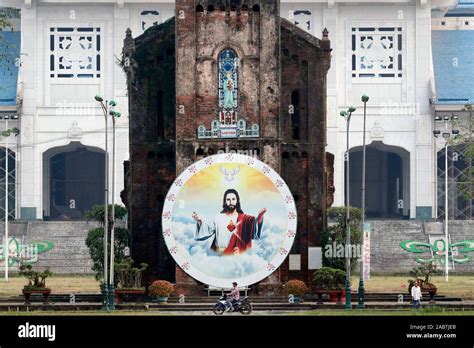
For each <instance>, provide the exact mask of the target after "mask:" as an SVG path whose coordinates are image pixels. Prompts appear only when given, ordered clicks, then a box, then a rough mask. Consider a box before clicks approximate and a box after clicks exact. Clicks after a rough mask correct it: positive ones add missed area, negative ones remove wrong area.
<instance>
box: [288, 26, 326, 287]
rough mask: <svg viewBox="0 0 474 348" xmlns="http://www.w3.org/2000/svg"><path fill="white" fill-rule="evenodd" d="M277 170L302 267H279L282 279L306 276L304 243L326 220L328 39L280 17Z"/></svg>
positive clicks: (314, 239) (316, 237)
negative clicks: (287, 194)
mask: <svg viewBox="0 0 474 348" xmlns="http://www.w3.org/2000/svg"><path fill="white" fill-rule="evenodd" d="M281 50H282V55H281V66H282V70H281V118H280V130H281V140H282V145H281V157H282V165H281V168H282V169H281V175H282V177H283V179H285V181H286V183H287V184H288V186H289V188H290V190H291V192H292V193H293V197H294V199H295V203H296V208H297V211H298V230H297V236H296V242H295V244H294V247H293V248H292V250H291V253H292V254H300V255H301V271H290V270H289V265H288V263H289V261H288V259H287V260H286V261H285V263H284V264H283V265H282V266H281V267H280V273H281V278H282V281H287V280H288V279H293V278H299V279H301V280H304V281H307V282H310V281H311V274H312V271H311V270H310V271H308V268H307V266H308V247H314V246H319V245H320V235H321V232H322V230H323V229H324V228H325V224H326V221H325V220H326V219H325V216H326V192H327V189H326V187H325V186H326V181H327V180H326V170H325V162H326V150H325V148H326V93H325V91H326V73H327V70H328V69H329V62H330V43H329V41H328V40H327V35H326V36H324V37H323V40H318V39H317V38H315V37H313V36H311V35H309V34H307V33H306V32H304V31H302V30H301V29H299V28H298V27H296V26H294V25H293V24H292V23H290V22H288V21H286V20H284V19H282V25H281Z"/></svg>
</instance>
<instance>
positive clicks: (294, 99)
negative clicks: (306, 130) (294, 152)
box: [291, 91, 300, 140]
mask: <svg viewBox="0 0 474 348" xmlns="http://www.w3.org/2000/svg"><path fill="white" fill-rule="evenodd" d="M291 105H292V106H293V113H292V114H291V137H292V138H293V140H299V139H300V94H299V92H298V91H293V92H292V93H291Z"/></svg>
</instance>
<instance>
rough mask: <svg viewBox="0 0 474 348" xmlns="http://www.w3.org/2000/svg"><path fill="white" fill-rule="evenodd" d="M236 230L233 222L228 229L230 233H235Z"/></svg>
mask: <svg viewBox="0 0 474 348" xmlns="http://www.w3.org/2000/svg"><path fill="white" fill-rule="evenodd" d="M235 228H236V226H235V225H234V223H233V222H232V221H231V222H230V223H229V224H228V225H227V229H228V230H229V231H230V232H234V230H235Z"/></svg>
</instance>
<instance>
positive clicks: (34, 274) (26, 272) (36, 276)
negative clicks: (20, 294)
mask: <svg viewBox="0 0 474 348" xmlns="http://www.w3.org/2000/svg"><path fill="white" fill-rule="evenodd" d="M19 274H20V275H21V276H23V277H25V278H26V279H28V284H27V285H25V287H24V288H23V289H24V290H49V289H48V288H47V287H46V278H48V277H51V276H52V275H53V273H52V272H51V271H50V270H49V269H48V268H47V269H45V270H44V271H43V272H38V271H34V270H33V266H31V265H21V266H20V273H19Z"/></svg>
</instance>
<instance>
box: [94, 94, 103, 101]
mask: <svg viewBox="0 0 474 348" xmlns="http://www.w3.org/2000/svg"><path fill="white" fill-rule="evenodd" d="M94 99H95V100H96V101H98V102H103V101H104V98H102V97H101V96H100V95H96V96H95V97H94Z"/></svg>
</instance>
